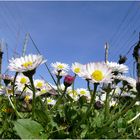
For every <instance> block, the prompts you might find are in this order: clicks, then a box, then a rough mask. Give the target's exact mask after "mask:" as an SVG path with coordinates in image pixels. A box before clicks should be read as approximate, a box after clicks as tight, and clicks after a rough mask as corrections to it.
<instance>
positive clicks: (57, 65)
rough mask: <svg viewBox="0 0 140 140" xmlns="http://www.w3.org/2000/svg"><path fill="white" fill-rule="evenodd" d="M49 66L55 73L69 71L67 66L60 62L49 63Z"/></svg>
mask: <svg viewBox="0 0 140 140" xmlns="http://www.w3.org/2000/svg"><path fill="white" fill-rule="evenodd" d="M51 66H52V67H53V68H54V70H55V71H62V70H64V71H68V70H69V65H68V64H65V63H60V62H56V63H51Z"/></svg>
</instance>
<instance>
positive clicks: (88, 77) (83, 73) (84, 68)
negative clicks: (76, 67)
mask: <svg viewBox="0 0 140 140" xmlns="http://www.w3.org/2000/svg"><path fill="white" fill-rule="evenodd" d="M78 76H79V77H81V78H83V79H86V80H91V75H90V73H89V72H88V70H87V64H86V65H83V66H82V68H81V72H80V74H78Z"/></svg>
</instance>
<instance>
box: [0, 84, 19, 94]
mask: <svg viewBox="0 0 140 140" xmlns="http://www.w3.org/2000/svg"><path fill="white" fill-rule="evenodd" d="M6 89H7V92H6ZM7 93H8V95H9V96H12V95H13V86H7V87H6V88H5V87H4V86H2V87H0V95H5V96H7ZM17 94H20V92H19V91H17V90H15V95H17Z"/></svg>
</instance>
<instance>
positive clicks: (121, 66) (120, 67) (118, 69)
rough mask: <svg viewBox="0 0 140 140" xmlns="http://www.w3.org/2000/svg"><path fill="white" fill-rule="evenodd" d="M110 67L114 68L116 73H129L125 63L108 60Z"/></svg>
mask: <svg viewBox="0 0 140 140" xmlns="http://www.w3.org/2000/svg"><path fill="white" fill-rule="evenodd" d="M107 65H108V67H109V68H111V69H112V72H114V73H127V72H128V67H127V66H126V65H124V64H118V63H116V62H107Z"/></svg>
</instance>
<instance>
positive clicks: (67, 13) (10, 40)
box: [0, 1, 140, 86]
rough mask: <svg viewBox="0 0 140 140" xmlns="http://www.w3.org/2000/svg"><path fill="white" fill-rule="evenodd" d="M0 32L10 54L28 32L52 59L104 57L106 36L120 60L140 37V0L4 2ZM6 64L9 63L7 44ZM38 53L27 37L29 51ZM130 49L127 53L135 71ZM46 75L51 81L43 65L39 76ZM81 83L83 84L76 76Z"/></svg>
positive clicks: (0, 6)
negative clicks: (139, 0)
mask: <svg viewBox="0 0 140 140" xmlns="http://www.w3.org/2000/svg"><path fill="white" fill-rule="evenodd" d="M0 10H1V12H0V17H1V20H0V37H1V38H3V39H4V40H5V42H6V43H7V44H8V58H9V59H10V58H11V57H12V56H13V54H14V50H16V52H17V53H19V54H21V51H22V47H23V42H24V38H25V34H26V32H29V33H30V34H31V36H32V38H33V39H34V41H35V43H36V44H37V46H38V48H39V50H40V51H41V53H42V55H43V56H44V57H45V58H46V59H47V60H48V65H49V66H50V63H52V62H56V61H60V62H64V63H68V64H69V65H71V64H72V63H73V62H80V63H83V64H85V63H88V62H93V61H104V45H105V42H108V43H109V45H110V49H109V60H110V61H117V60H118V56H119V54H121V53H122V54H125V53H126V52H127V51H128V50H129V48H130V46H131V45H133V44H134V43H135V42H137V41H138V33H139V30H138V29H139V27H140V20H139V19H140V2H132V1H129V2H122V1H118V2H117V1H116V2H113V1H109V2H106V1H104V2H101V1H99V2H95V1H89V2H86V1H85V2H84V1H78V2H75V1H69V2H67V1H61V2H48V1H43V2H39V1H38V2H33V1H30V2H20V1H19V2H18V1H17V2H0ZM3 51H4V57H3V58H4V59H3V69H2V71H3V72H4V71H5V70H6V68H7V65H8V64H7V59H8V58H7V51H6V48H4V50H3ZM29 53H37V51H36V49H35V48H34V46H33V44H32V42H31V41H30V40H29V43H28V46H27V54H29ZM131 54H132V51H131V52H130V53H129V54H128V62H127V63H126V64H127V65H128V66H129V67H130V73H129V74H130V75H132V66H133V58H132V56H131ZM39 75H43V76H44V78H45V79H46V80H48V81H52V80H51V78H50V76H49V74H48V73H47V70H46V69H45V67H44V66H40V68H39V69H38V71H37V77H39ZM77 86H85V83H84V81H83V80H78V83H77Z"/></svg>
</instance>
